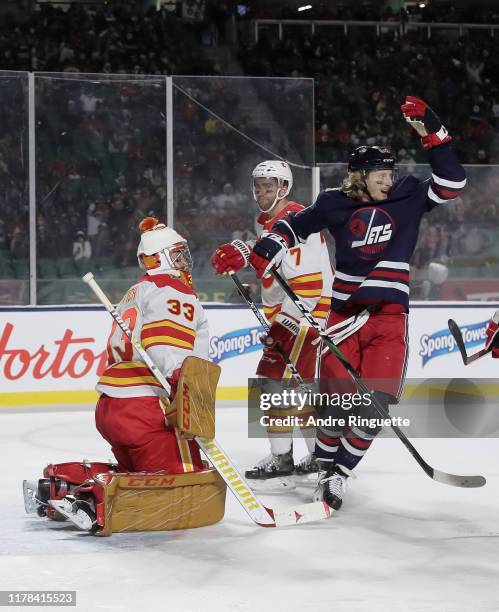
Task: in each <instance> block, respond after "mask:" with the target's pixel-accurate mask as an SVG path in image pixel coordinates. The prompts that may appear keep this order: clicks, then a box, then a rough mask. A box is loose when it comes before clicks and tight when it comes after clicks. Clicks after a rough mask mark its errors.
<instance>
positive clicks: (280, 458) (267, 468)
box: [244, 450, 295, 490]
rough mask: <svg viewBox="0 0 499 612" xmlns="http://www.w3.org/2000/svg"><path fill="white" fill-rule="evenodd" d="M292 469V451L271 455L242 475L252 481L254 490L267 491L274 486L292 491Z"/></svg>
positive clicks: (293, 486) (293, 485)
mask: <svg viewBox="0 0 499 612" xmlns="http://www.w3.org/2000/svg"><path fill="white" fill-rule="evenodd" d="M294 468H295V466H294V463H293V451H292V450H290V451H289V452H287V453H283V454H282V455H276V454H274V453H271V454H270V455H268V456H267V457H265V459H262V460H261V461H259V462H258V463H257V464H256V465H255V466H254V467H253V468H251V470H246V472H245V473H244V475H245V477H246V478H248V479H249V480H252V481H253V483H252V484H253V486H254V488H255V489H260V490H261V489H268V488H269V487H270V488H272V487H274V486H275V487H277V488H279V489H294V488H295V483H294V481H293V477H292V475H293V471H294Z"/></svg>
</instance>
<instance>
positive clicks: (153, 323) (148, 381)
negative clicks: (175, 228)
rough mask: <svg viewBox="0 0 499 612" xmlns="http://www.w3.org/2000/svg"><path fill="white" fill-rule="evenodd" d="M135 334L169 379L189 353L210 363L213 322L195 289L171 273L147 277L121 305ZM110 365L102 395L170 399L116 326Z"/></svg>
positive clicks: (100, 384)
mask: <svg viewBox="0 0 499 612" xmlns="http://www.w3.org/2000/svg"><path fill="white" fill-rule="evenodd" d="M117 310H118V312H119V313H120V315H121V317H122V318H123V319H124V320H125V321H126V323H127V324H128V326H129V327H130V329H131V330H132V331H133V333H134V336H135V337H136V338H137V339H138V340H140V342H141V344H142V346H143V347H144V348H145V349H146V350H147V352H148V353H149V354H150V355H151V357H152V358H153V359H154V361H155V362H156V363H157V365H158V367H159V368H160V370H161V371H162V372H163V373H164V374H165V376H166V377H168V376H169V375H170V374H171V373H172V372H173V370H175V369H176V368H178V367H180V366H181V364H182V362H183V360H184V359H185V358H186V357H187V356H189V355H195V356H197V357H201V358H203V359H208V346H209V341H208V322H207V319H206V315H205V312H204V310H203V308H202V306H201V304H200V302H199V300H198V298H197V296H196V293H195V292H194V290H193V289H192V288H190V287H188V286H187V285H186V284H185V283H183V282H182V281H181V280H179V279H177V278H175V277H172V276H170V275H166V274H165V275H159V276H149V275H145V276H143V277H142V278H141V279H140V280H139V282H138V283H136V284H135V285H134V286H133V287H131V288H130V289H129V290H128V292H127V294H126V295H125V297H124V298H123V299H122V300H121V302H120V303H119V305H118V307H117ZM107 358H108V367H107V368H106V370H105V371H104V372H103V374H102V376H101V377H100V379H99V382H98V384H97V391H98V392H99V393H105V394H106V395H109V396H110V397H141V396H144V395H158V396H161V395H163V396H164V395H166V391H165V390H164V389H163V387H162V386H161V385H160V384H159V383H158V381H157V380H156V379H155V377H154V376H153V375H152V374H151V372H150V371H149V369H148V368H147V367H146V366H145V364H144V363H141V362H140V361H139V356H138V355H137V354H135V351H134V349H133V346H132V344H131V343H130V341H129V340H128V338H127V337H126V336H125V334H123V332H122V331H121V330H120V328H119V327H118V326H117V325H116V323H114V325H113V327H112V330H111V333H110V335H109V339H108V342H107Z"/></svg>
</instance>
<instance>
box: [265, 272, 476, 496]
mask: <svg viewBox="0 0 499 612" xmlns="http://www.w3.org/2000/svg"><path fill="white" fill-rule="evenodd" d="M271 273H272V274H273V275H274V278H275V279H276V281H277V282H278V283H279V285H280V286H281V287H282V288H283V290H284V291H285V292H286V295H288V296H289V297H290V298H291V299H292V300H293V302H294V303H295V305H296V306H297V308H299V310H300V312H301V313H302V314H303V316H304V317H305V319H306V320H307V321H308V322H309V323H310V325H311V326H312V327H314V328H315V329H316V330H317V331H318V332H319V334H320V336H321V337H322V338H323V339H324V342H325V343H326V345H327V347H328V348H329V350H330V351H331V352H332V353H334V355H335V356H336V357H337V358H338V359H339V361H340V362H341V363H342V364H343V366H344V367H345V369H346V370H347V372H348V373H349V375H350V376H351V378H352V379H353V381H354V382H355V384H356V386H357V388H358V389H359V391H360V392H361V393H368V394H369V395H370V397H371V401H372V403H373V406H374V408H375V409H376V411H377V412H378V414H379V415H380V416H381V417H383V418H384V419H390V413H389V412H388V411H387V410H386V409H385V408H384V406H383V405H382V404H381V403H380V401H379V400H378V399H377V398H376V396H375V395H374V393H373V392H372V391H371V390H370V389H369V387H368V386H367V385H366V383H365V382H364V381H363V380H362V378H361V377H360V376H359V374H358V372H357V371H356V370H355V369H354V368H353V366H352V365H351V364H350V362H349V361H348V360H347V359H346V357H345V356H344V355H343V353H342V352H341V351H340V349H339V348H338V347H337V346H336V344H335V343H334V342H333V341H332V340H331V338H330V337H329V336H328V335H327V334H326V333H325V332H324V331H323V330H322V329H321V327H320V325H319V324H318V323H317V321H316V320H315V319H314V317H313V316H312V315H311V314H310V312H309V310H308V309H307V308H306V306H305V305H304V304H303V303H302V302H301V300H300V298H299V297H298V296H297V295H296V293H295V292H294V291H293V290H292V289H291V287H290V286H289V285H288V284H287V282H286V281H285V280H284V279H283V278H282V276H281V275H280V274H279V272H278V271H277V270H276V269H275V268H272V269H271ZM390 427H391V428H392V430H393V431H394V432H395V434H396V436H397V437H398V438H399V439H400V441H401V442H402V444H403V445H404V446H405V447H406V448H407V450H408V451H409V452H410V453H411V455H412V456H413V457H414V459H415V460H416V461H417V462H418V463H419V465H420V466H421V467H422V468H423V471H424V472H425V474H426V475H427V476H429V477H430V478H432V479H433V480H435V481H437V482H441V483H443V484H448V485H452V486H454V487H468V488H474V487H483V485H484V484H485V482H486V480H485V478H484V477H483V476H458V475H455V474H447V473H446V472H441V471H440V470H436V469H435V468H433V467H432V466H431V465H429V464H428V463H427V462H426V461H425V460H424V459H423V457H421V455H420V454H419V453H418V451H417V450H416V449H415V448H414V446H413V445H412V443H411V442H410V440H409V439H408V438H407V436H406V435H405V434H404V432H403V431H402V430H401V429H400V428H399V427H398V426H397V425H394V424H393V423H391V424H390Z"/></svg>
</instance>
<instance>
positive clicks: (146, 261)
mask: <svg viewBox="0 0 499 612" xmlns="http://www.w3.org/2000/svg"><path fill="white" fill-rule="evenodd" d="M139 229H140V231H141V232H142V235H141V240H140V243H139V246H138V248H137V259H138V261H139V266H140V268H141V269H142V270H144V272H146V273H147V274H150V275H151V276H154V275H157V274H171V275H172V276H178V277H180V278H182V279H184V278H185V277H186V276H187V277H189V278H190V273H191V271H192V257H191V254H190V252H189V247H188V246H187V240H186V239H185V238H183V237H182V236H181V235H180V234H178V233H177V232H176V231H175V230H174V229H172V228H171V227H167V226H166V225H165V224H164V223H159V221H158V219H157V218H156V217H146V218H145V219H142V221H141V222H140V223H139Z"/></svg>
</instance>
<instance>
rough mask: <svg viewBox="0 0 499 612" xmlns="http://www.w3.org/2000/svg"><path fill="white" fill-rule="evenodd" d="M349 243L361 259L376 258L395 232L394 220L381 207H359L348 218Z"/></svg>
mask: <svg viewBox="0 0 499 612" xmlns="http://www.w3.org/2000/svg"><path fill="white" fill-rule="evenodd" d="M347 226H348V229H349V231H350V236H351V238H350V240H349V242H350V244H351V247H352V249H355V252H356V254H357V255H358V256H359V257H360V258H361V259H376V258H377V257H378V256H379V254H380V253H381V252H383V251H384V250H385V249H386V248H387V246H388V243H389V242H390V239H391V237H392V236H393V234H394V232H395V222H394V221H393V219H392V217H391V216H390V215H389V214H388V213H387V212H386V211H385V210H383V209H381V208H373V207H372V206H369V207H366V208H359V210H356V211H355V212H354V213H353V214H352V216H351V217H350V219H349V220H348V224H347Z"/></svg>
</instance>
